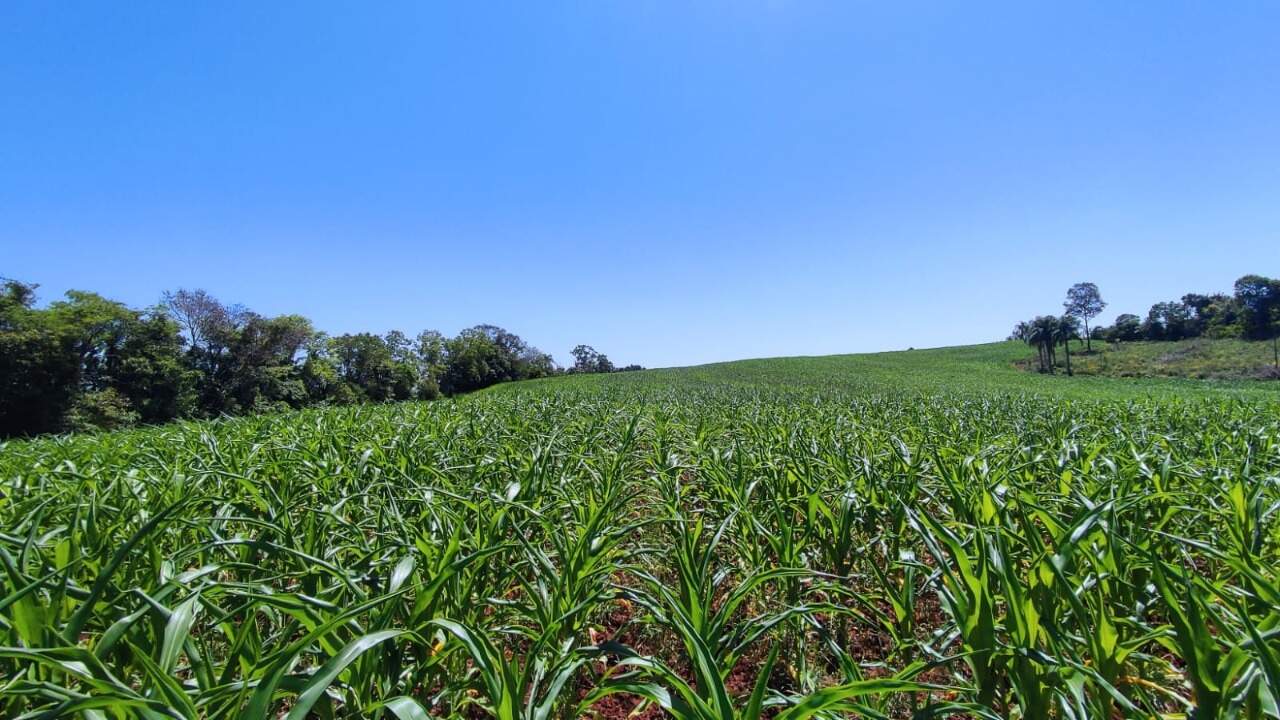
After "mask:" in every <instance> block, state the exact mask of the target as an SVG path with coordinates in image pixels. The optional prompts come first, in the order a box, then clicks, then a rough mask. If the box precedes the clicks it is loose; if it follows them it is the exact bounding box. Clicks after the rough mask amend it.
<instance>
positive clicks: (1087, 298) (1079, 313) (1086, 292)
mask: <svg viewBox="0 0 1280 720" xmlns="http://www.w3.org/2000/svg"><path fill="white" fill-rule="evenodd" d="M1062 307H1063V308H1065V309H1066V311H1067V314H1068V315H1071V316H1073V317H1078V318H1080V319H1081V320H1082V321H1083V322H1084V347H1085V351H1086V352H1093V345H1092V343H1090V342H1089V334H1090V333H1089V320H1090V319H1091V318H1095V317H1097V316H1098V314H1099V313H1101V312H1102V311H1103V310H1104V309H1106V307H1107V303H1106V302H1104V301H1103V299H1102V295H1101V293H1099V292H1098V286H1097V285H1094V284H1093V283H1091V282H1083V283H1076V284H1075V285H1072V286H1071V287H1070V288H1069V289H1068V290H1067V299H1066V301H1065V302H1063V303H1062Z"/></svg>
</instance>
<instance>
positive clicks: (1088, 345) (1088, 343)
mask: <svg viewBox="0 0 1280 720" xmlns="http://www.w3.org/2000/svg"><path fill="white" fill-rule="evenodd" d="M1084 351H1085V352H1087V353H1089V352H1093V338H1091V337H1089V318H1085V319H1084ZM1067 352H1070V350H1068V351H1067Z"/></svg>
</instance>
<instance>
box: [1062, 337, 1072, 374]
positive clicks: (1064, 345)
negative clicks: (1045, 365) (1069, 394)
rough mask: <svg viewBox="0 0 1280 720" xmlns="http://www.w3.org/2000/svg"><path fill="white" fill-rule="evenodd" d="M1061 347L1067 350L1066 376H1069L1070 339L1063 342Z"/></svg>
mask: <svg viewBox="0 0 1280 720" xmlns="http://www.w3.org/2000/svg"><path fill="white" fill-rule="evenodd" d="M1062 347H1063V348H1065V349H1066V351H1067V377H1071V341H1070V340H1067V341H1065V342H1063V343H1062Z"/></svg>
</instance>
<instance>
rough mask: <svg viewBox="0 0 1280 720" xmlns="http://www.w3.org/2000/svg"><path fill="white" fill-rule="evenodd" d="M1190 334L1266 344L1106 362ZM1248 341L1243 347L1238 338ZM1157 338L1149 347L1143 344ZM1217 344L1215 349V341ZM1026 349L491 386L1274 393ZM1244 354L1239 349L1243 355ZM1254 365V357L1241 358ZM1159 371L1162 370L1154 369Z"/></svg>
mask: <svg viewBox="0 0 1280 720" xmlns="http://www.w3.org/2000/svg"><path fill="white" fill-rule="evenodd" d="M1191 343H1198V344H1200V345H1203V346H1207V347H1210V348H1213V349H1214V350H1215V351H1216V352H1215V353H1214V354H1215V355H1217V356H1220V357H1225V358H1227V359H1224V360H1220V362H1219V364H1220V365H1221V366H1231V367H1237V368H1238V367H1241V366H1242V363H1253V361H1254V359H1255V358H1254V356H1255V355H1257V356H1259V357H1260V356H1261V355H1260V354H1261V353H1262V352H1263V351H1264V350H1265V351H1266V352H1270V346H1269V345H1267V346H1266V347H1265V348H1263V347H1262V346H1263V345H1266V344H1265V343H1244V342H1241V341H1236V340H1213V341H1210V340H1197V341H1188V342H1186V343H1131V344H1127V345H1126V346H1125V347H1124V349H1123V350H1122V351H1120V352H1115V353H1110V352H1109V353H1107V355H1109V356H1115V357H1120V358H1124V360H1115V361H1113V363H1114V364H1117V365H1119V364H1122V363H1123V364H1124V365H1125V366H1127V367H1133V366H1137V365H1139V364H1140V363H1139V362H1138V361H1136V360H1129V359H1128V358H1130V357H1148V356H1154V355H1156V353H1157V350H1160V349H1161V348H1163V350H1162V352H1164V353H1169V352H1176V353H1179V354H1180V355H1182V356H1184V357H1185V356H1187V355H1188V353H1186V352H1185V350H1184V349H1183V348H1184V346H1186V345H1189V344H1191ZM1240 346H1244V347H1247V348H1248V352H1247V354H1246V353H1244V352H1242V351H1240V350H1239V349H1238V348H1239V347H1240ZM1153 347H1154V348H1156V350H1153V349H1151V348H1153ZM1218 348H1223V349H1218ZM1033 355H1034V353H1033V351H1032V350H1031V349H1030V348H1028V347H1027V346H1026V345H1025V344H1024V343H1021V342H998V343H988V344H985V345H963V346H958V347H949V348H933V349H928V350H901V351H896V352H882V353H863V354H856V355H825V356H818V357H787V358H767V359H760V360H738V361H735V362H726V363H715V364H711V365H700V366H696V367H688V368H669V369H662V370H648V371H644V372H638V373H617V374H611V375H580V376H571V377H568V378H548V379H545V380H537V381H532V382H524V383H515V384H510V385H500V386H496V387H494V388H491V389H489V390H488V392H493V393H508V392H545V391H547V390H550V389H552V388H556V389H560V390H563V389H566V388H573V389H575V390H576V389H587V388H595V387H599V388H601V389H603V388H614V387H617V388H624V387H633V386H649V387H654V388H663V387H686V386H708V385H725V384H728V385H737V386H751V387H755V388H758V389H768V390H779V391H805V392H811V393H817V394H820V395H836V394H839V393H846V392H849V393H868V392H870V393H882V392H889V393H897V392H903V391H917V392H943V393H957V392H959V393H974V392H976V393H984V394H989V393H997V394H1008V393H1015V394H1016V393H1032V394H1043V395H1049V396H1053V397H1058V398H1064V399H1093V400H1106V399H1140V398H1166V399H1191V398H1196V399H1211V398H1239V399H1249V400H1258V401H1263V402H1265V401H1280V383H1276V382H1266V381H1257V380H1245V379H1240V378H1239V377H1234V378H1231V379H1216V380H1208V381H1199V380H1196V379H1194V378H1191V377H1186V376H1185V374H1184V373H1181V372H1177V371H1169V372H1166V373H1163V374H1161V373H1158V372H1155V371H1152V372H1151V373H1139V372H1138V371H1137V370H1135V371H1134V375H1135V376H1134V377H1108V376H1103V375H1102V374H1101V373H1096V372H1094V373H1090V371H1089V367H1090V365H1089V363H1090V362H1097V360H1096V358H1098V357H1100V356H1102V355H1103V354H1102V353H1095V354H1094V355H1089V356H1081V357H1080V362H1081V363H1082V364H1083V365H1084V367H1085V371H1084V372H1085V374H1077V376H1076V377H1067V376H1066V375H1065V373H1063V372H1059V373H1058V374H1056V375H1046V374H1041V373H1037V372H1032V371H1029V370H1028V369H1027V368H1028V367H1030V366H1031V363H1032V358H1033ZM1242 358H1243V359H1242ZM1249 366H1250V367H1252V364H1250V365H1249ZM1162 375H1163V376H1162Z"/></svg>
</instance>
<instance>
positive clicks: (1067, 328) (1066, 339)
mask: <svg viewBox="0 0 1280 720" xmlns="http://www.w3.org/2000/svg"><path fill="white" fill-rule="evenodd" d="M1079 323H1080V321H1079V319H1077V318H1076V316H1074V315H1063V316H1062V317H1060V318H1058V322H1057V323H1056V325H1055V327H1054V328H1053V337H1054V339H1055V341H1057V342H1060V343H1062V348H1063V350H1064V351H1065V354H1066V358H1067V376H1068V377H1071V376H1072V375H1073V374H1074V373H1072V372H1071V341H1072V340H1079V339H1080V324H1079Z"/></svg>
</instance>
